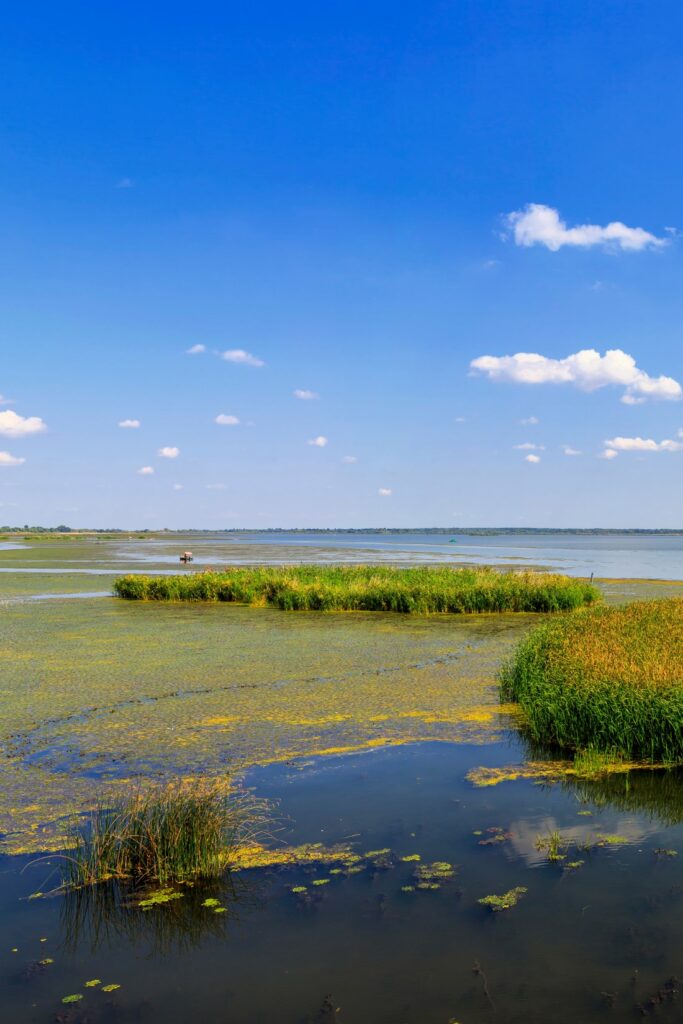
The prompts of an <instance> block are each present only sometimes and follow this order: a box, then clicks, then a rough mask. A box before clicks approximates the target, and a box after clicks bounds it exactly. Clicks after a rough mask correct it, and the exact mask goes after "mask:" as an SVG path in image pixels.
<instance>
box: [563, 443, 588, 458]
mask: <svg viewBox="0 0 683 1024" xmlns="http://www.w3.org/2000/svg"><path fill="white" fill-rule="evenodd" d="M562 451H563V452H564V454H565V455H582V454H583V452H580V451H579V450H578V448H572V446H571V445H569V444H563V445H562Z"/></svg>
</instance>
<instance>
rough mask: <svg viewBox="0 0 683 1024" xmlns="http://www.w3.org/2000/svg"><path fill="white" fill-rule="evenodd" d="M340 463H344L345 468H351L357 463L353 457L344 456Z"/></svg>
mask: <svg viewBox="0 0 683 1024" xmlns="http://www.w3.org/2000/svg"><path fill="white" fill-rule="evenodd" d="M342 462H345V463H346V464H347V466H352V465H353V464H354V463H355V462H358V459H357V457H356V456H355V455H344V457H343V458H342Z"/></svg>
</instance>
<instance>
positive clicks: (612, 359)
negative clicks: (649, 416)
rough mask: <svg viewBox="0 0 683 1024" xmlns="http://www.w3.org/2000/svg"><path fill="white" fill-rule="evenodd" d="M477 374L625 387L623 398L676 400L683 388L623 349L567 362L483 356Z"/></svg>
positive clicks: (529, 355)
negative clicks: (639, 363) (643, 366)
mask: <svg viewBox="0 0 683 1024" xmlns="http://www.w3.org/2000/svg"><path fill="white" fill-rule="evenodd" d="M470 368H471V369H472V370H473V371H474V372H475V373H477V372H479V373H484V374H486V376H487V377H488V378H489V380H494V381H499V380H502V381H511V382H512V383H514V384H573V385H575V386H576V387H577V388H580V389H581V390H582V391H596V390H597V389H598V388H604V387H607V386H609V385H616V386H618V387H623V388H625V389H626V390H625V394H624V396H623V397H626V396H629V397H635V398H636V400H637V399H639V398H660V399H665V400H676V399H679V398H680V397H681V395H682V394H683V388H681V385H680V384H679V383H678V381H676V380H674V379H673V377H664V376H661V377H650V376H649V374H647V373H645V371H644V370H641V369H640V368H639V367H638V366H636V361H635V359H634V358H633V356H630V355H628V353H627V352H623V351H622V350H621V349H619V348H615V349H608V350H607V351H606V352H605V354H604V356H603V355H600V353H599V352H596V350H595V349H592V348H586V349H582V350H581V351H580V352H575V353H574V354H573V355H570V356H567V357H566V358H565V359H552V358H549V357H548V356H542V355H540V354H539V353H538V352H517V353H516V354H515V355H513V356H479V357H478V358H477V359H473V360H472V362H471V363H470Z"/></svg>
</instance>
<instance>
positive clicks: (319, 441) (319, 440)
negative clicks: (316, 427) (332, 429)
mask: <svg viewBox="0 0 683 1024" xmlns="http://www.w3.org/2000/svg"><path fill="white" fill-rule="evenodd" d="M306 444H311V445H313V447H314V448H324V447H325V446H326V444H327V438H326V437H323V435H322V434H319V435H318V437H312V438H311V440H310V441H307V442H306Z"/></svg>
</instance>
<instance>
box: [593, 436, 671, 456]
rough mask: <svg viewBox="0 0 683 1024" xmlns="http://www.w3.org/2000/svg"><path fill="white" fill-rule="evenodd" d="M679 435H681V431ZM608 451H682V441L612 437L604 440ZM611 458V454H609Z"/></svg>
mask: <svg viewBox="0 0 683 1024" xmlns="http://www.w3.org/2000/svg"><path fill="white" fill-rule="evenodd" d="M678 436H679V437H683V434H682V433H681V431H679V432H678ZM605 448H606V449H607V450H608V451H614V452H615V453H616V452H683V441H671V440H667V439H665V440H664V441H653V440H652V438H645V437H613V438H610V439H609V440H607V441H605ZM609 457H610V458H613V456H609Z"/></svg>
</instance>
